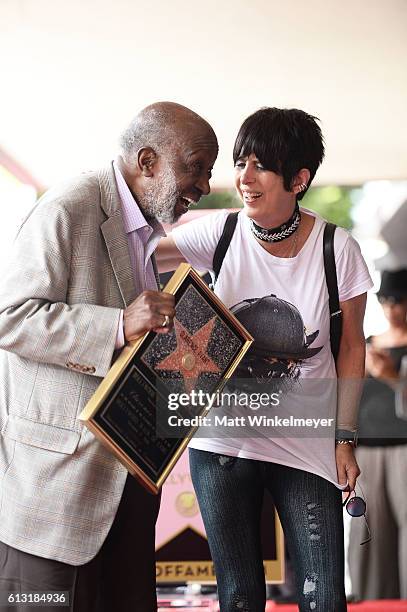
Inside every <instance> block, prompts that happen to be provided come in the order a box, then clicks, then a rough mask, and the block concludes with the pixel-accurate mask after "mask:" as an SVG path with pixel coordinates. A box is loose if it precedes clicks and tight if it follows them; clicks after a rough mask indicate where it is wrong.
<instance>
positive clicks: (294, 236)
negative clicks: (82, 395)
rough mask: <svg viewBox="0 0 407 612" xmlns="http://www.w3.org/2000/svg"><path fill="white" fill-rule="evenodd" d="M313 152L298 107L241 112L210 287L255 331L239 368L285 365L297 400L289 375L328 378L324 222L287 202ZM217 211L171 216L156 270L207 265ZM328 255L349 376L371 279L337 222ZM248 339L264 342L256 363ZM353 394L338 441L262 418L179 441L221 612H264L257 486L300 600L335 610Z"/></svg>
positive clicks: (263, 370)
mask: <svg viewBox="0 0 407 612" xmlns="http://www.w3.org/2000/svg"><path fill="white" fill-rule="evenodd" d="M323 156H324V146H323V139H322V134H321V131H320V128H319V126H318V124H317V123H316V121H315V117H312V116H310V115H308V114H307V113H305V112H303V111H301V110H297V109H290V110H288V109H277V108H263V109H260V110H259V111H257V112H256V113H254V114H253V115H251V116H250V117H248V118H247V119H246V121H245V122H244V123H243V125H242V127H241V128H240V130H239V133H238V135H237V139H236V142H235V146H234V151H233V158H234V164H235V185H236V189H237V193H238V195H239V197H240V198H241V200H242V202H243V211H242V212H241V213H240V214H239V216H238V223H237V227H236V229H235V232H234V234H233V237H232V240H231V243H230V246H229V248H228V251H227V253H226V256H225V258H224V261H223V265H222V268H221V271H220V274H219V277H218V279H217V282H216V285H215V292H216V293H217V295H218V296H219V297H220V298H221V299H222V300H223V302H224V303H225V304H226V305H227V306H228V307H230V308H232V310H234V311H235V312H236V314H237V316H239V313H240V314H243V317H242V319H241V320H242V322H243V321H244V325H245V326H246V327H247V328H248V330H249V331H251V332H252V334H253V335H254V337H255V343H254V353H253V352H252V353H251V354H250V355H249V356H248V358H247V359H246V360H245V364H246V369H247V372H248V373H249V374H248V375H249V376H252V377H253V380H254V381H260V382H262V380H264V376H265V377H266V378H267V377H271V378H275V377H276V376H277V378H278V377H279V376H280V377H285V380H286V381H288V380H289V381H290V391H291V394H290V397H293V401H294V402H297V405H296V408H297V409H298V410H301V393H295V389H297V390H298V388H299V387H295V385H298V384H299V382H300V381H305V379H308V381H311V380H313V381H314V382H315V381H323V380H328V381H329V380H330V381H332V380H335V378H336V370H335V363H334V360H333V357H332V354H331V349H330V343H329V307H328V293H327V288H326V282H325V274H324V265H323V255H322V234H323V228H324V225H325V222H324V220H323V219H321V218H320V217H319V216H317V215H315V214H314V213H312V212H311V211H309V210H307V209H305V208H301V209H300V208H299V207H298V201H299V200H301V199H302V197H303V196H304V194H305V193H306V191H307V190H308V188H309V186H310V185H311V182H312V180H313V178H314V176H315V173H316V171H317V168H318V166H319V165H320V163H321V161H322V159H323ZM226 214H227V213H226V212H225V211H222V212H219V213H216V214H213V215H208V216H207V217H205V218H203V219H198V220H197V221H196V222H192V223H189V224H186V225H184V226H181V227H179V228H176V229H175V230H174V231H173V233H172V234H171V235H170V236H169V237H167V238H165V239H164V240H163V241H162V243H161V245H160V248H159V253H158V257H159V264H160V268H161V269H162V270H163V271H164V270H165V261H169V262H170V263H171V267H172V269H174V266H176V265H177V264H179V263H180V262H181V261H187V262H189V263H191V264H192V265H193V266H194V267H196V268H198V269H207V270H210V271H212V270H213V266H212V260H213V255H214V252H215V249H216V246H217V244H218V242H219V238H220V236H221V233H222V230H223V227H224V224H225V219H226ZM335 254H336V267H337V275H338V288H339V297H340V304H341V309H342V311H343V334H342V340H341V346H340V352H339V356H338V360H337V364H336V369H337V372H338V376H339V377H340V378H341V379H343V380H345V379H355V380H358V379H361V378H362V376H363V372H364V355H365V345H364V337H363V332H362V322H363V316H364V310H365V300H366V291H367V290H368V289H369V288H370V287H371V280H370V277H369V274H368V272H367V269H366V265H365V263H364V261H363V259H362V257H361V254H360V249H359V247H358V245H357V243H356V242H355V241H354V240H353V238H352V237H351V236H349V234H348V233H347V232H345V231H344V230H342V229H339V228H338V229H337V231H336V235H335ZM167 269H168V268H167ZM258 298H261V299H260V300H259V299H258ZM244 313H246V314H247V313H249V315H251V316H249V317H248V318H247V317H246V316H244ZM268 315H270V316H268ZM267 325H268V327H267ZM304 326H305V328H306V331H305V329H304ZM298 333H300V337H299V336H298ZM256 347H259V348H260V349H261V350H260V353H261V354H262V356H261V357H260V358H259V359H258V360H257V361H256V360H255V356H256V354H255V351H256ZM267 349H270V354H269V355H268V354H267ZM259 364H260V365H259ZM266 364H267V367H265V366H266ZM268 365H270V367H268ZM258 366H259V367H258ZM267 368H268V369H267ZM259 371H260V373H259ZM356 386H357V385H356ZM293 391H294V392H293ZM325 395H326V393H325ZM328 396H329V393H328ZM331 396H332V394H331ZM357 400H358V393H357V390H356V391H355V389H354V388H353V386H352V385H347V387H346V389H342V391H341V388H339V395H338V417H337V427H338V428H339V429H340V430H341V431H340V433H338V435H339V436H340V437H341V438H345V439H341V440H340V442H341V443H340V444H337V445H336V446H335V444H334V437H333V436H332V438H326V437H325V438H324V437H321V438H318V439H316V438H315V437H314V438H312V439H311V438H309V437H307V436H306V435H304V434H303V435H302V437H301V436H300V435H295V434H294V435H292V436H291V437H287V436H284V434H281V433H280V434H279V435H274V433H275V432H274V431H273V429H269V430H268V431H267V432H265V431H264V430H263V431H262V432H261V433H256V432H254V433H255V434H256V435H255V436H254V435H253V437H246V438H242V437H239V438H238V439H233V438H232V437H227V438H226V437H225V438H223V439H219V438H218V439H213V438H211V439H209V438H198V437H195V438H194V439H193V441H192V442H191V443H190V463H191V474H192V478H193V482H194V486H195V489H196V493H197V496H198V500H199V504H200V508H201V512H202V517H203V520H204V523H205V528H206V531H207V535H208V541H209V545H210V549H211V553H212V557H213V560H214V564H215V569H216V575H217V582H218V591H219V599H220V605H221V610H222V612H232V610H250V612H260V611H263V610H264V607H265V584H264V571H263V566H262V554H261V545H260V536H259V520H260V510H261V506H262V499H263V493H264V490H265V489H266V488H267V489H268V490H269V491H270V493H271V495H272V497H273V499H274V503H275V505H276V508H277V511H278V514H279V516H280V519H281V522H282V525H283V529H284V532H285V536H286V540H287V545H288V548H289V550H290V554H291V558H292V560H293V564H294V569H295V574H296V589H297V596H298V603H299V606H300V610H307V611H308V610H320V611H322V612H330V611H332V612H333V611H335V612H340V611H341V610H346V602H345V594H344V586H343V582H344V580H343V565H344V563H343V523H342V506H341V499H342V498H341V490H342V489H344V488H345V487H346V486H347V485H348V487H350V489H353V488H354V486H355V482H356V478H357V476H358V474H359V470H358V466H357V464H356V461H355V458H354V454H353V445H352V440H353V438H354V431H355V429H356V411H357ZM323 408H324V407H323V406H322V409H323ZM322 412H323V410H322ZM326 412H327V413H328V412H329V411H328V408H327V410H326ZM273 435H274V437H273Z"/></svg>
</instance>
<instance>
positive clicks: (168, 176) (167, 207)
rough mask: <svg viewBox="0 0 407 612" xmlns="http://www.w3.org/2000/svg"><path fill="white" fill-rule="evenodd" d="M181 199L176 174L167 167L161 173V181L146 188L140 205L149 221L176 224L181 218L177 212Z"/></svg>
mask: <svg viewBox="0 0 407 612" xmlns="http://www.w3.org/2000/svg"><path fill="white" fill-rule="evenodd" d="M179 197H180V194H179V191H178V188H177V181H176V179H175V174H174V172H173V170H172V169H171V168H170V167H169V166H167V168H165V169H164V170H163V171H162V172H161V175H160V178H159V180H158V181H156V182H154V183H153V184H152V185H150V186H148V187H147V188H146V190H145V192H144V195H143V197H142V198H139V200H140V201H139V204H140V206H141V208H142V210H143V213H144V214H145V216H146V217H147V218H148V219H157V221H160V222H161V223H175V221H177V219H179V217H180V216H181V214H179V215H177V214H176V212H175V207H176V205H177V203H178V199H179Z"/></svg>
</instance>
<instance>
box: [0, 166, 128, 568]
mask: <svg viewBox="0 0 407 612" xmlns="http://www.w3.org/2000/svg"><path fill="white" fill-rule="evenodd" d="M135 297H136V294H135V288H134V282H133V275H132V269H131V264H130V258H129V253H128V244H127V237H126V235H125V233H124V229H123V221H122V215H121V206H120V200H119V195H118V192H117V188H116V182H115V177H114V171H113V167H112V166H111V165H110V166H109V167H108V168H106V169H104V170H101V171H100V172H89V173H85V174H82V175H81V176H80V177H78V178H77V179H75V180H71V181H70V182H67V183H65V184H64V185H62V186H60V187H58V188H54V189H51V190H50V191H48V192H47V193H46V194H45V195H44V196H43V197H42V198H41V199H40V200H39V201H38V203H37V205H36V206H35V207H34V209H33V210H32V211H31V213H30V214H29V215H28V217H27V218H26V219H25V221H24V223H23V224H22V226H21V228H20V230H19V232H18V235H17V238H16V240H15V243H14V247H13V251H12V253H11V258H10V263H9V265H8V268H7V271H6V275H5V277H4V278H3V279H2V280H1V283H0V349H2V350H0V376H1V384H0V430H1V435H0V540H1V541H3V542H5V543H6V544H9V545H10V546H13V547H14V548H18V549H20V550H23V551H26V552H29V553H31V554H34V555H38V556H42V557H47V558H50V559H57V560H58V561H63V562H65V563H69V564H72V565H82V564H84V563H86V562H87V561H89V560H90V559H92V558H93V557H94V556H95V554H96V553H97V552H98V550H99V549H100V547H101V545H102V543H103V541H104V539H105V537H106V535H107V533H108V531H109V528H110V526H111V524H112V521H113V518H114V516H115V513H116V511H117V507H118V504H119V501H120V497H121V494H122V492H123V488H124V483H125V480H126V476H127V472H126V470H125V469H124V468H123V467H122V466H121V464H120V463H119V462H118V461H117V460H116V459H115V458H114V457H113V456H112V455H111V454H110V453H109V452H108V451H106V450H105V449H104V448H103V447H102V446H101V444H100V443H99V442H98V441H97V440H96V439H95V438H94V437H93V435H92V434H91V433H90V432H89V431H88V430H87V429H86V428H84V427H83V425H82V424H81V422H80V421H79V420H78V419H77V416H78V414H79V413H80V412H81V410H82V408H83V407H84V405H85V404H86V402H87V401H88V400H89V398H90V397H91V396H92V394H93V392H94V391H95V389H96V387H97V386H98V384H99V383H100V381H101V377H103V376H105V374H106V373H107V371H108V369H109V367H110V365H111V361H112V356H113V352H114V346H115V340H116V332H117V326H118V322H119V316H120V309H121V308H123V307H124V306H126V305H128V304H129V303H130V302H131V301H132V300H134V298H135Z"/></svg>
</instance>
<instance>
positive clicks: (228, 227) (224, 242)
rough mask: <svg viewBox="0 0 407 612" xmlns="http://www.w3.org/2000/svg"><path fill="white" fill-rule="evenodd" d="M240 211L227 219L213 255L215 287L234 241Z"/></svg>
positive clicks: (229, 215)
mask: <svg viewBox="0 0 407 612" xmlns="http://www.w3.org/2000/svg"><path fill="white" fill-rule="evenodd" d="M238 214H239V211H237V212H232V213H229V214H228V216H227V217H226V222H225V225H224V227H223V232H222V235H221V237H220V239H219V242H218V245H217V247H216V250H215V253H214V255H213V272H214V275H215V277H214V281H213V285H215V283H216V281H217V280H218V276H219V272H220V269H221V267H222V264H223V260H224V259H225V255H226V251H227V250H228V248H229V245H230V241H231V240H232V237H233V234H234V231H235V228H236V224H237V215H238Z"/></svg>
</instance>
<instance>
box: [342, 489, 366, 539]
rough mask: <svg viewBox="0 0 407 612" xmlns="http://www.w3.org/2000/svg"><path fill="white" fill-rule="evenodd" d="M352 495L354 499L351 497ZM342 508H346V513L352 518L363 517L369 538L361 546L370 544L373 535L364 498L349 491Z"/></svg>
mask: <svg viewBox="0 0 407 612" xmlns="http://www.w3.org/2000/svg"><path fill="white" fill-rule="evenodd" d="M352 493H353V497H351V495H352ZM342 506H344V507H345V508H346V512H347V513H348V514H350V516H352V517H359V516H363V518H364V519H365V523H366V528H367V533H368V537H367V539H366V540H363V542H361V543H360V545H361V546H362V545H363V544H367V543H368V542H370V540H371V539H372V534H371V533H370V529H369V525H368V522H367V519H366V502H365V500H364V499H363V497H359V496H358V495H356V493H355V491H349V493H348V495H347V497H346V499H345V500H344V501H343V502H342Z"/></svg>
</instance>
